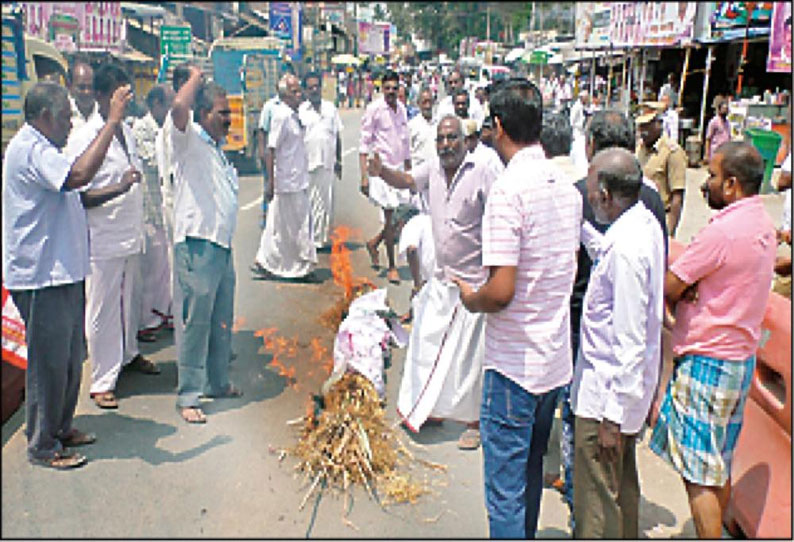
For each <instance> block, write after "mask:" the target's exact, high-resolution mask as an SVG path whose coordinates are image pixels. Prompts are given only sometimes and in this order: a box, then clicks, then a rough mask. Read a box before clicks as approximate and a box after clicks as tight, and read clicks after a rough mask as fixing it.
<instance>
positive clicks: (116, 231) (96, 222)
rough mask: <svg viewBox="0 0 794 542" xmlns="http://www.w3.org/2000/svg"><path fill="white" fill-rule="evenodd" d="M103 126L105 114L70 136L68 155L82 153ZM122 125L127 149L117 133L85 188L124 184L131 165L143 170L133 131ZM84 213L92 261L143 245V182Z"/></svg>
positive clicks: (75, 155) (124, 252) (128, 253)
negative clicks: (86, 220) (123, 179)
mask: <svg viewBox="0 0 794 542" xmlns="http://www.w3.org/2000/svg"><path fill="white" fill-rule="evenodd" d="M104 125H105V121H104V120H103V119H102V117H100V116H96V117H92V118H91V120H89V121H88V122H87V123H86V125H85V126H83V127H82V128H80V129H79V130H77V131H76V132H73V133H72V134H71V135H70V136H69V142H68V143H67V144H66V154H67V155H68V156H69V157H70V158H71V159H72V160H74V159H76V158H77V157H78V156H80V155H81V154H83V152H85V150H86V149H87V148H88V146H89V145H90V144H91V142H92V141H94V139H95V138H96V136H97V134H99V131H100V130H101V129H102V127H103V126H104ZM120 126H121V133H122V134H123V137H124V142H125V144H126V146H127V150H126V152H125V150H124V147H122V145H121V143H120V142H119V139H118V137H117V136H116V135H115V134H114V135H113V139H112V140H111V142H110V146H109V147H108V152H107V154H105V159H104V160H103V161H102V165H101V166H99V169H98V170H97V172H96V174H95V175H94V178H93V179H91V182H90V183H89V184H88V186H87V187H86V189H87V190H96V189H100V188H107V187H108V186H113V185H116V184H119V183H121V177H122V176H123V175H124V173H125V172H126V171H127V170H128V169H130V168H135V169H137V170H138V171H142V170H143V164H141V161H140V158H139V157H138V151H137V148H136V145H135V138H134V137H133V135H132V130H131V129H130V127H129V126H127V125H126V124H124V123H123V122H122V123H120ZM85 214H86V217H87V218H88V230H89V232H90V238H91V243H90V249H91V260H92V261H94V260H106V259H109V258H119V257H122V256H129V255H130V254H135V253H138V252H140V251H141V249H142V248H143V188H142V187H141V185H140V183H134V184H133V185H132V187H131V188H130V189H129V190H128V191H127V192H125V193H124V194H122V195H120V196H118V197H116V198H114V199H112V200H110V201H107V202H105V203H103V204H102V205H97V206H96V207H92V208H90V209H86V211H85Z"/></svg>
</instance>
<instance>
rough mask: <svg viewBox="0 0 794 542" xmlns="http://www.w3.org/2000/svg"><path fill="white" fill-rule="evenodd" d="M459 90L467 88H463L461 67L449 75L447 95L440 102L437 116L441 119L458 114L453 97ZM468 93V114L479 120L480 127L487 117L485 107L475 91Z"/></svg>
mask: <svg viewBox="0 0 794 542" xmlns="http://www.w3.org/2000/svg"><path fill="white" fill-rule="evenodd" d="M459 90H465V89H464V88H463V73H462V72H461V71H460V70H459V69H454V70H452V71H451V72H450V73H449V76H448V77H447V96H446V97H445V98H444V99H443V100H441V102H440V103H439V104H438V110H437V111H436V118H439V119H440V118H442V117H443V116H444V115H450V114H456V113H455V106H454V104H453V98H454V96H455V94H457V93H458V91H459ZM467 93H468V97H469V103H468V106H467V107H466V111H468V114H469V116H470V117H471V118H473V119H474V120H476V121H477V127H478V128H479V127H480V126H482V121H483V120H484V118H485V114H484V113H483V109H482V106H481V105H480V102H479V100H477V98H475V97H474V93H473V92H468V91H467Z"/></svg>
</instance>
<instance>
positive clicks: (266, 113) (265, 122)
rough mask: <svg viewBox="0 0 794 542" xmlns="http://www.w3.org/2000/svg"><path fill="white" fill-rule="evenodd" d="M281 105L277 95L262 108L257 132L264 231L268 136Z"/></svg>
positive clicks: (263, 225) (266, 202) (266, 200)
mask: <svg viewBox="0 0 794 542" xmlns="http://www.w3.org/2000/svg"><path fill="white" fill-rule="evenodd" d="M280 103H281V96H279V95H278V92H276V95H275V96H273V97H272V98H270V99H269V100H268V101H266V102H265V103H264V105H263V106H262V112H261V113H260V114H259V126H258V128H259V129H258V130H257V131H256V142H257V153H258V155H259V163H260V164H262V177H263V184H262V220H261V221H260V225H261V226H262V228H263V229H264V227H265V224H266V223H267V204H268V201H269V200H268V198H267V194H268V190H269V189H268V187H267V185H268V178H267V165H266V163H267V162H266V160H267V159H266V157H267V136H268V134H269V133H270V122H271V121H272V120H273V110H274V109H275V108H276V106H277V105H278V104H280Z"/></svg>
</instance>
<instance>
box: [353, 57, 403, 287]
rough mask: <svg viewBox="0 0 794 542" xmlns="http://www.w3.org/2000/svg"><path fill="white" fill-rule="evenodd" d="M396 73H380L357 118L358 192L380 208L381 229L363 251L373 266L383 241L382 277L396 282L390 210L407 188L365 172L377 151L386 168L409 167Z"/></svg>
mask: <svg viewBox="0 0 794 542" xmlns="http://www.w3.org/2000/svg"><path fill="white" fill-rule="evenodd" d="M399 80H400V78H399V76H398V75H397V73H396V72H394V71H391V70H390V71H387V72H386V73H385V74H384V75H383V83H382V86H383V96H382V97H381V98H380V99H378V100H376V101H374V102H372V103H371V104H370V105H369V106H368V107H367V109H366V111H365V112H364V117H363V118H362V119H361V141H360V145H359V169H360V171H361V193H362V194H364V195H365V196H367V197H369V199H370V201H372V202H373V203H374V204H375V205H377V206H378V207H380V209H381V211H382V215H383V216H382V217H381V218H382V220H383V229H382V230H381V231H380V232H379V233H378V234H377V235H376V236H375V237H373V238H372V239H370V240H368V241H367V252H369V257H370V260H371V261H372V265H373V267H378V266H379V262H380V259H379V257H378V246H379V245H380V243H381V242H383V243H384V244H385V245H386V257H387V258H388V260H389V269H388V271H387V272H386V278H387V279H388V280H389V282H392V283H395V284H397V283H399V282H400V275H399V273H398V272H397V267H396V266H395V262H394V240H395V224H393V223H392V219H393V215H394V210H395V209H396V208H397V207H398V206H399V205H400V204H401V203H409V201H410V195H409V193H408V191H407V190H402V191H400V190H397V189H396V188H393V187H391V186H389V185H388V184H387V183H386V182H384V181H383V180H382V179H381V178H380V177H378V176H374V177H370V176H369V175H368V173H367V158H368V157H369V155H370V153H378V154H379V155H380V157H381V158H382V160H383V161H384V163H385V164H386V165H387V166H388V167H389V168H390V169H404V170H405V171H408V170H410V169H411V159H410V154H409V153H410V135H409V132H408V116H407V113H406V111H405V106H404V105H403V104H402V103H400V101H399V100H398V99H397V87H398V86H399Z"/></svg>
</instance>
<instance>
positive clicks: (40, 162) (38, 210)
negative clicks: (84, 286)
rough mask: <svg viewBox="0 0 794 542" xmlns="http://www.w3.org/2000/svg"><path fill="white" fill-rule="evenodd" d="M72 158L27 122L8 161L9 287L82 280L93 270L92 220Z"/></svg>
mask: <svg viewBox="0 0 794 542" xmlns="http://www.w3.org/2000/svg"><path fill="white" fill-rule="evenodd" d="M72 163H73V160H70V159H69V158H67V157H66V156H65V155H64V154H63V153H62V152H61V151H60V150H58V148H57V147H55V145H53V144H52V143H50V141H49V140H47V138H45V137H44V135H42V134H41V133H40V132H39V131H38V130H36V129H35V128H33V127H32V126H31V125H29V124H24V125H23V126H22V128H20V130H19V132H17V134H16V135H15V136H14V137H13V138H12V139H11V141H10V142H9V144H8V148H7V149H6V153H5V160H4V161H3V198H2V199H3V202H2V205H3V281H4V283H5V286H6V288H8V289H9V290H33V289H40V288H46V287H48V286H59V285H62V284H72V283H74V282H79V281H81V280H83V279H85V277H86V276H87V275H88V274H89V272H90V264H89V259H88V225H87V223H86V216H85V210H84V209H83V205H82V204H81V203H80V196H79V195H78V193H77V191H72V190H69V189H67V188H66V187H65V186H64V183H65V182H66V178H67V176H68V175H69V171H70V170H71V168H72Z"/></svg>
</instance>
